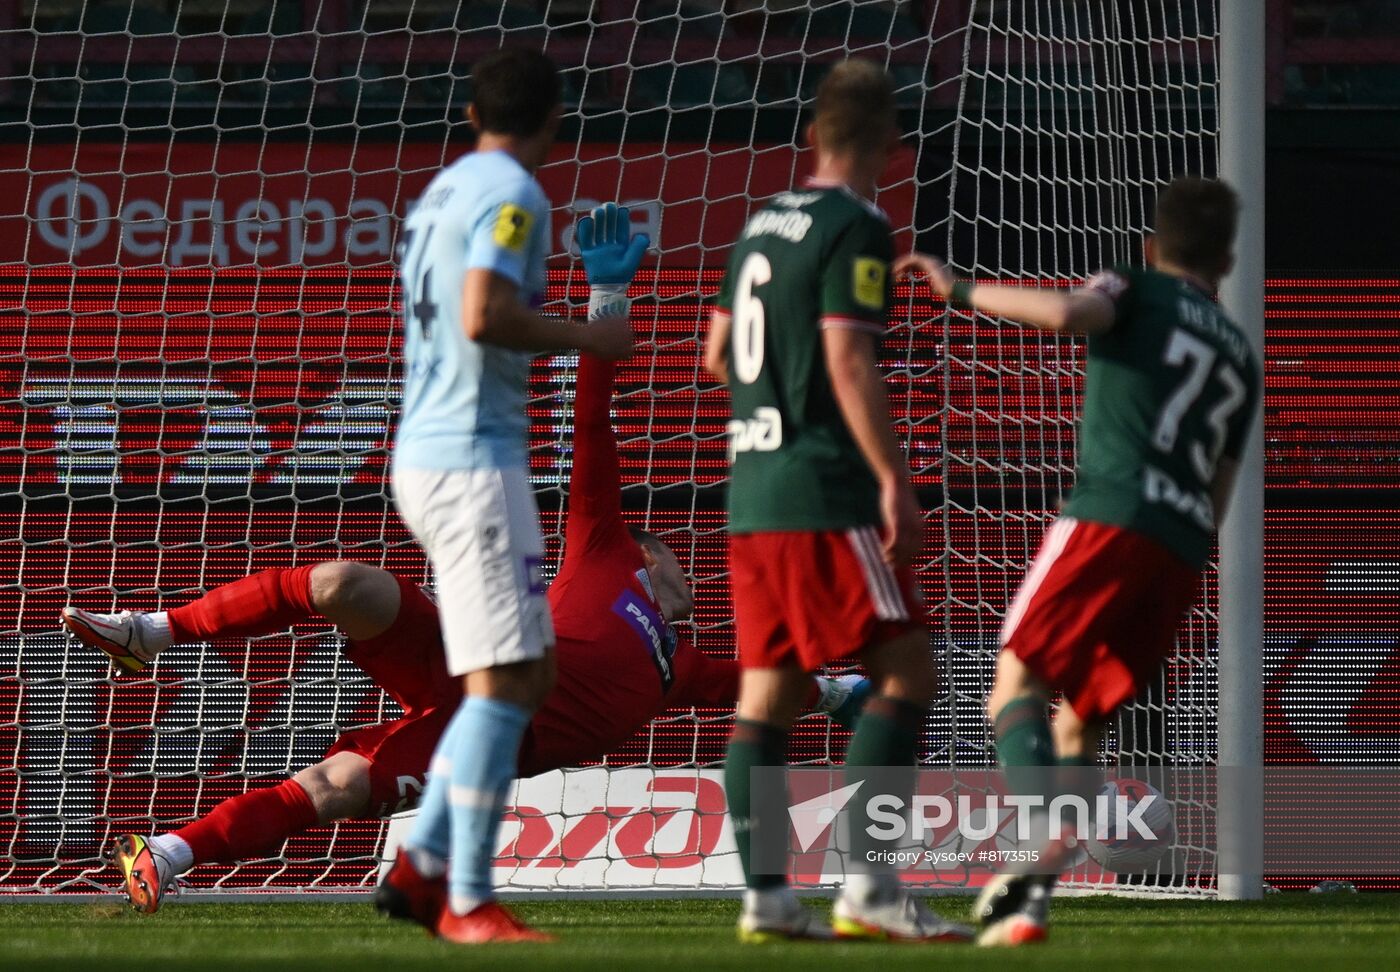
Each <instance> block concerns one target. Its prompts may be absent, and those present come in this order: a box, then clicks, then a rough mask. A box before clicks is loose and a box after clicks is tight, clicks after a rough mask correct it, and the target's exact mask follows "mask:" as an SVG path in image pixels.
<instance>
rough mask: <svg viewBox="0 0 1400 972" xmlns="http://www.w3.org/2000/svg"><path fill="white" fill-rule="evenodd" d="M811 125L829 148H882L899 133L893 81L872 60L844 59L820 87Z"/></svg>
mask: <svg viewBox="0 0 1400 972" xmlns="http://www.w3.org/2000/svg"><path fill="white" fill-rule="evenodd" d="M812 125H813V126H814V127H815V129H816V134H817V138H818V140H819V141H820V142H821V145H822V147H823V148H825V149H827V150H828V151H832V152H850V151H856V150H860V149H862V148H875V147H880V148H883V147H884V146H885V144H886V143H887V142H888V141H889V140H890V138H891V137H892V136H893V135H895V134H896V133H897V132H898V119H897V118H896V116H895V98H894V82H893V81H891V80H890V76H889V74H888V73H887V72H886V71H885V69H884V68H882V67H880V66H879V65H878V64H876V63H875V62H873V61H867V60H864V59H862V58H851V59H850V60H848V61H842V62H841V63H840V64H838V65H836V66H835V67H834V68H832V69H831V72H830V73H829V74H827V76H826V77H825V78H823V79H822V83H821V84H820V85H819V86H818V87H817V103H816V111H815V115H814V116H813V118H812Z"/></svg>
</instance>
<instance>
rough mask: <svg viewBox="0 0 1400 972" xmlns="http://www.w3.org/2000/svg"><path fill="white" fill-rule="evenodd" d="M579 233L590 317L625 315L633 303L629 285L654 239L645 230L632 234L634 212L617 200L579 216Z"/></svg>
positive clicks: (591, 319)
mask: <svg viewBox="0 0 1400 972" xmlns="http://www.w3.org/2000/svg"><path fill="white" fill-rule="evenodd" d="M576 236H577V239H578V249H579V253H581V254H582V255H583V269H584V271H585V272H586V273H587V274H588V284H589V287H588V319H589V320H590V321H593V320H597V319H598V318H600V317H626V316H627V312H628V311H629V310H630V309H631V307H632V302H631V301H630V300H628V299H627V285H628V284H629V283H631V282H632V275H633V274H634V273H636V272H637V264H639V263H641V262H642V254H643V253H644V252H646V248H647V244H648V243H650V242H651V241H650V240H648V239H647V235H646V234H645V233H638V234H636V235H635V236H633V235H632V217H631V214H630V213H628V212H627V207H626V206H619V205H618V204H617V203H604V204H603V205H601V206H599V207H598V208H597V209H595V210H593V215H591V216H585V217H583V219H581V220H579V221H578V233H577V234H576Z"/></svg>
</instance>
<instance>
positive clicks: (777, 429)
mask: <svg viewBox="0 0 1400 972" xmlns="http://www.w3.org/2000/svg"><path fill="white" fill-rule="evenodd" d="M725 429H726V430H727V431H728V432H729V461H730V462H733V461H734V457H735V456H737V455H738V454H739V453H741V452H776V451H777V450H778V449H780V448H782V445H783V413H782V412H780V411H778V410H777V409H776V408H773V407H772V406H771V405H762V406H760V407H758V408H756V409H754V410H753V418H748V419H739V418H736V419H730V420H729V424H728V425H727V426H725Z"/></svg>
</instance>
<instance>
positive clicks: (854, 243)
mask: <svg viewBox="0 0 1400 972" xmlns="http://www.w3.org/2000/svg"><path fill="white" fill-rule="evenodd" d="M893 259H894V241H893V240H892V239H891V237H890V228H889V225H888V224H887V223H885V222H884V220H882V219H879V218H877V217H876V216H874V215H862V217H861V218H858V219H855V220H852V221H851V223H850V225H849V226H848V227H847V228H846V229H845V230H844V231H843V232H842V233H841V235H840V236H838V237H837V239H836V242H835V244H834V245H833V246H832V249H831V254H830V256H829V257H828V258H827V260H826V263H825V266H824V267H823V268H822V271H821V273H822V280H821V308H820V310H821V323H822V326H823V327H826V326H831V325H834V326H838V327H857V328H860V329H862V330H871V331H876V332H883V331H884V329H885V317H886V313H887V311H888V308H889V300H890V261H891V260H893Z"/></svg>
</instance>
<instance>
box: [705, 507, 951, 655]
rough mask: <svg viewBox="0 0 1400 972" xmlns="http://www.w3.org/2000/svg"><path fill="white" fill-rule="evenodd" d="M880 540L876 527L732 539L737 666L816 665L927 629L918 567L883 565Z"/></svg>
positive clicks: (731, 564)
mask: <svg viewBox="0 0 1400 972" xmlns="http://www.w3.org/2000/svg"><path fill="white" fill-rule="evenodd" d="M880 545H881V541H880V534H879V531H878V530H877V529H876V528H875V527H856V528H854V529H851V530H813V531H773V532H762V533H745V534H739V535H737V536H732V537H730V539H729V570H730V585H731V588H732V590H733V596H734V627H735V632H736V636H737V641H738V646H739V664H740V665H742V666H743V667H744V668H777V667H779V666H781V665H784V664H787V663H789V662H796V663H797V665H799V666H800V667H801V668H803V669H805V670H806V671H815V670H816V669H818V668H821V667H822V666H823V665H825V664H826V663H827V662H833V661H839V660H842V659H847V658H850V657H851V656H852V655H855V654H856V653H858V652H860V651H861V650H862V649H864V648H867V647H870V646H872V645H877V644H882V643H884V642H887V641H891V640H893V639H894V638H896V637H898V636H900V635H902V634H905V633H906V632H909V631H922V630H923V629H924V624H925V620H926V617H927V615H926V614H925V612H924V605H923V601H922V600H921V599H920V598H919V594H918V591H917V589H916V588H915V586H914V572H913V571H912V570H910V569H908V568H907V567H906V568H900V569H895V568H892V567H890V566H889V565H888V564H886V563H885V561H884V557H883V555H882V551H881V549H880Z"/></svg>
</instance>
